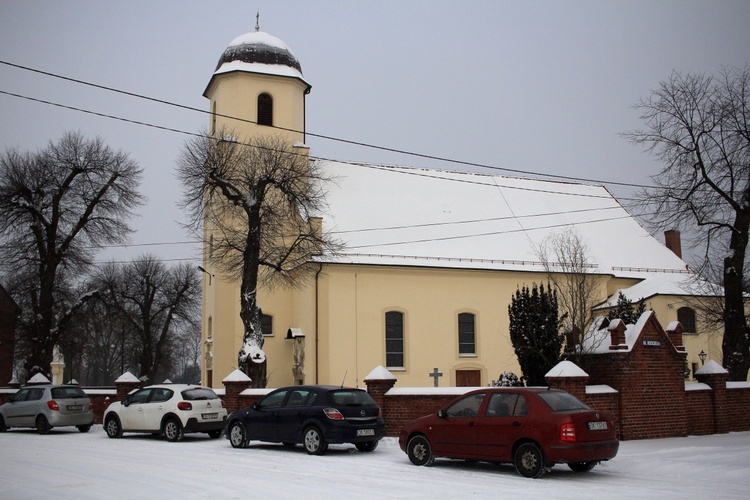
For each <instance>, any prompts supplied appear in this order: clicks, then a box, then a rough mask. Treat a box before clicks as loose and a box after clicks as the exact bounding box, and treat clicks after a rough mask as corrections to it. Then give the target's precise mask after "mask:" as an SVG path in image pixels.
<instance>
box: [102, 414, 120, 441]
mask: <svg viewBox="0 0 750 500" xmlns="http://www.w3.org/2000/svg"><path fill="white" fill-rule="evenodd" d="M104 432H106V433H107V436H109V437H111V438H113V439H114V438H120V437H122V426H121V425H120V421H119V420H118V419H117V417H114V416H109V417H107V420H105V421H104Z"/></svg>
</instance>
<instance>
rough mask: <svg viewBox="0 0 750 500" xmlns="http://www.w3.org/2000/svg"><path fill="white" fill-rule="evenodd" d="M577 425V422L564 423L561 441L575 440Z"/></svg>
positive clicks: (561, 430) (561, 427)
mask: <svg viewBox="0 0 750 500" xmlns="http://www.w3.org/2000/svg"><path fill="white" fill-rule="evenodd" d="M575 440H576V426H575V424H572V423H571V424H563V425H562V426H560V441H575Z"/></svg>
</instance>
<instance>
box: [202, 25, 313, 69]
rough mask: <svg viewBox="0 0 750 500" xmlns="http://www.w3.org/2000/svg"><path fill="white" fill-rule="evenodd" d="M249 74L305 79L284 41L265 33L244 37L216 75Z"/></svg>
mask: <svg viewBox="0 0 750 500" xmlns="http://www.w3.org/2000/svg"><path fill="white" fill-rule="evenodd" d="M229 71H249V72H253V73H266V74H273V75H279V76H291V77H295V78H299V79H303V78H302V67H301V66H300V63H299V60H298V59H297V57H296V56H295V55H294V52H292V49H290V48H289V46H288V45H287V44H285V43H284V42H283V41H281V40H280V39H278V38H276V37H275V36H273V35H269V34H268V33H264V32H262V31H255V32H251V33H245V34H244V35H240V36H238V37H237V38H235V39H234V40H232V42H231V43H230V44H229V46H228V47H227V48H226V50H224V53H223V54H222V55H221V58H219V63H218V64H217V65H216V70H215V71H214V74H218V73H227V72H229Z"/></svg>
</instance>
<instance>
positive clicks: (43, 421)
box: [0, 385, 94, 434]
mask: <svg viewBox="0 0 750 500" xmlns="http://www.w3.org/2000/svg"><path fill="white" fill-rule="evenodd" d="M93 422H94V411H93V410H92V409H91V400H90V399H89V397H88V396H86V393H84V392H83V390H82V389H81V388H80V387H78V386H76V385H35V386H29V387H23V388H21V389H19V390H18V392H17V393H15V394H14V395H12V396H11V397H10V398H8V399H7V400H6V402H5V404H4V405H2V406H0V432H5V431H6V430H7V429H9V428H11V427H32V428H34V427H35V428H36V430H37V432H38V433H39V434H47V433H48V432H49V431H50V429H52V428H53V427H64V426H75V427H77V428H78V430H79V431H81V432H88V431H89V429H91V424H92V423H93Z"/></svg>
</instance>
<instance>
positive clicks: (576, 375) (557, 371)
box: [544, 337, 624, 401]
mask: <svg viewBox="0 0 750 500" xmlns="http://www.w3.org/2000/svg"><path fill="white" fill-rule="evenodd" d="M623 338H624V337H623ZM544 379H545V380H546V381H547V383H548V384H549V386H550V387H552V388H554V389H562V390H563V391H565V392H568V393H570V394H572V395H573V396H575V397H577V398H578V399H580V400H581V401H585V400H586V384H588V381H589V374H588V373H586V372H585V371H583V370H582V369H581V368H579V367H578V365H576V364H575V363H573V362H572V361H560V362H559V363H557V364H556V365H555V366H554V367H553V368H552V369H551V370H550V371H548V372H547V373H546V374H545V375H544Z"/></svg>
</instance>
